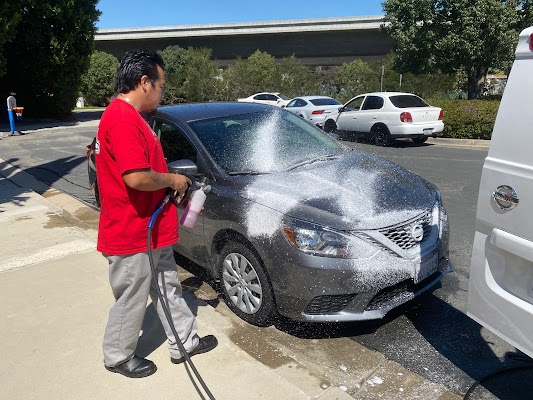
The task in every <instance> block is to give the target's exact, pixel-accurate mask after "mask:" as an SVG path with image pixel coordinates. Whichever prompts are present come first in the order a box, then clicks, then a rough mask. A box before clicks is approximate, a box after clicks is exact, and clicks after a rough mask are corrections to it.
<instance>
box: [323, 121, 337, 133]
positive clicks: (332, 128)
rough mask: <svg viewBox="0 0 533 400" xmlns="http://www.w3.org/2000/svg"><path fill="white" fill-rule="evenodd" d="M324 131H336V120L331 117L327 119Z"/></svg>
mask: <svg viewBox="0 0 533 400" xmlns="http://www.w3.org/2000/svg"><path fill="white" fill-rule="evenodd" d="M324 131H325V132H327V133H336V132H337V124H336V123H335V121H332V120H331V119H329V120H327V121H326V123H325V124H324Z"/></svg>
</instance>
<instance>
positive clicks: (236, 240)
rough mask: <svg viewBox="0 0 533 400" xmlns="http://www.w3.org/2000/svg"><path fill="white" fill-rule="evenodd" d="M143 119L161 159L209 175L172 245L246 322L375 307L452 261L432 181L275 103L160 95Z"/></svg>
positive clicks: (361, 313) (405, 294)
mask: <svg viewBox="0 0 533 400" xmlns="http://www.w3.org/2000/svg"><path fill="white" fill-rule="evenodd" d="M150 125H151V127H152V129H153V130H154V132H155V133H156V134H157V136H158V137H159V139H160V141H161V145H162V147H163V151H164V153H165V157H166V159H167V160H168V161H169V168H170V169H171V170H172V171H174V172H177V173H184V174H187V175H188V176H192V177H193V179H195V180H197V181H204V182H205V183H206V184H209V185H210V186H211V191H210V192H209V193H208V194H207V199H206V201H205V204H204V211H203V213H202V214H201V215H200V216H199V219H198V221H197V223H196V226H195V228H194V229H187V228H184V227H183V226H181V227H180V241H179V242H178V243H177V244H176V245H175V247H174V248H175V250H176V251H177V252H178V253H179V254H181V255H183V256H185V257H187V258H189V259H190V260H192V261H194V262H195V263H197V264H199V265H200V266H201V267H203V268H205V269H206V270H207V271H209V272H210V273H211V274H212V276H213V277H214V278H215V279H216V280H219V281H220V288H221V292H222V294H223V296H224V298H225V299H226V302H227V304H228V306H229V307H230V308H231V309H232V310H233V311H234V312H235V313H236V314H237V315H238V316H239V317H241V318H242V319H243V320H245V321H247V322H249V323H251V324H255V325H259V326H264V325H268V324H269V323H270V322H271V321H272V320H273V318H274V317H275V316H276V315H278V314H281V315H283V316H286V317H289V318H292V319H294V320H300V321H317V322H337V321H356V320H368V319H377V318H381V317H383V316H384V315H385V314H386V313H387V312H388V311H390V310H392V309H393V308H395V307H397V306H399V305H401V304H403V303H405V302H407V301H409V300H410V299H413V298H414V297H415V296H417V295H418V294H420V293H422V292H424V291H426V290H428V289H430V288H432V287H434V286H435V285H436V284H437V283H438V282H439V281H440V280H441V278H442V277H443V276H444V275H445V274H446V273H448V272H449V271H451V265H450V263H449V261H448V222H447V216H446V211H445V209H444V207H443V205H442V202H441V196H440V193H439V191H438V190H437V188H436V187H435V186H434V185H432V184H431V183H428V182H426V181H425V180H423V179H422V178H421V177H419V176H417V175H415V174H413V173H411V172H409V171H407V170H406V169H404V168H402V167H400V166H399V165H397V164H394V163H392V162H390V161H386V160H385V159H382V158H380V157H378V156H375V155H371V154H368V153H365V152H362V151H359V150H354V149H351V148H348V147H346V146H343V145H342V144H340V143H339V142H338V141H336V140H335V139H333V138H331V137H330V136H329V135H328V134H327V133H325V132H324V131H322V130H320V129H318V128H317V127H314V126H312V125H311V124H309V123H308V122H306V121H304V120H302V119H301V118H299V117H297V116H295V115H294V114H292V113H290V112H288V111H286V110H285V109H282V108H275V107H270V106H266V105H260V104H245V103H237V102H233V103H205V104H183V105H175V106H166V107H160V108H159V109H158V110H157V112H156V113H155V114H154V116H153V117H152V118H151V121H150ZM89 147H90V146H89ZM92 153H93V151H92V150H91V149H89V159H91V157H92ZM88 165H89V168H90V169H91V168H92V166H93V162H89V164H88ZM90 177H91V178H90V179H91V180H94V179H95V175H94V174H91V175H90ZM91 186H92V187H95V188H97V187H98V185H97V184H96V183H95V182H93V181H91ZM99 196H100V199H101V201H102V204H105V201H106V194H105V193H102V192H101V191H100V193H99ZM182 212H183V209H182V207H181V206H180V210H179V213H180V215H181V214H182Z"/></svg>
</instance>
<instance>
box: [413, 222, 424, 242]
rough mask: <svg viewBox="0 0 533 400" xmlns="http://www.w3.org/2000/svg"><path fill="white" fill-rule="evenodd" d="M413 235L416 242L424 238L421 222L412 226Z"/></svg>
mask: <svg viewBox="0 0 533 400" xmlns="http://www.w3.org/2000/svg"><path fill="white" fill-rule="evenodd" d="M411 237H412V238H413V239H414V240H415V242H421V241H422V239H423V238H424V228H423V227H422V225H420V224H416V225H413V226H412V227H411Z"/></svg>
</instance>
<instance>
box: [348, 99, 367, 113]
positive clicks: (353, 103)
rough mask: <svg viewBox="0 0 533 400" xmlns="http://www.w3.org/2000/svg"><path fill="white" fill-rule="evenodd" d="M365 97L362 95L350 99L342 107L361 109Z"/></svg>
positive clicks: (351, 109)
mask: <svg viewBox="0 0 533 400" xmlns="http://www.w3.org/2000/svg"><path fill="white" fill-rule="evenodd" d="M364 99H365V97H364V96H361V97H356V98H355V99H353V100H352V101H350V102H349V103H348V104H346V105H345V106H344V109H345V110H346V111H359V110H360V109H361V104H363V100H364Z"/></svg>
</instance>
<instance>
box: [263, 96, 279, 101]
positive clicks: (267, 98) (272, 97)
mask: <svg viewBox="0 0 533 400" xmlns="http://www.w3.org/2000/svg"><path fill="white" fill-rule="evenodd" d="M265 97H266V99H265V100H269V101H278V98H277V97H276V96H274V95H273V94H267V95H265Z"/></svg>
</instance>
